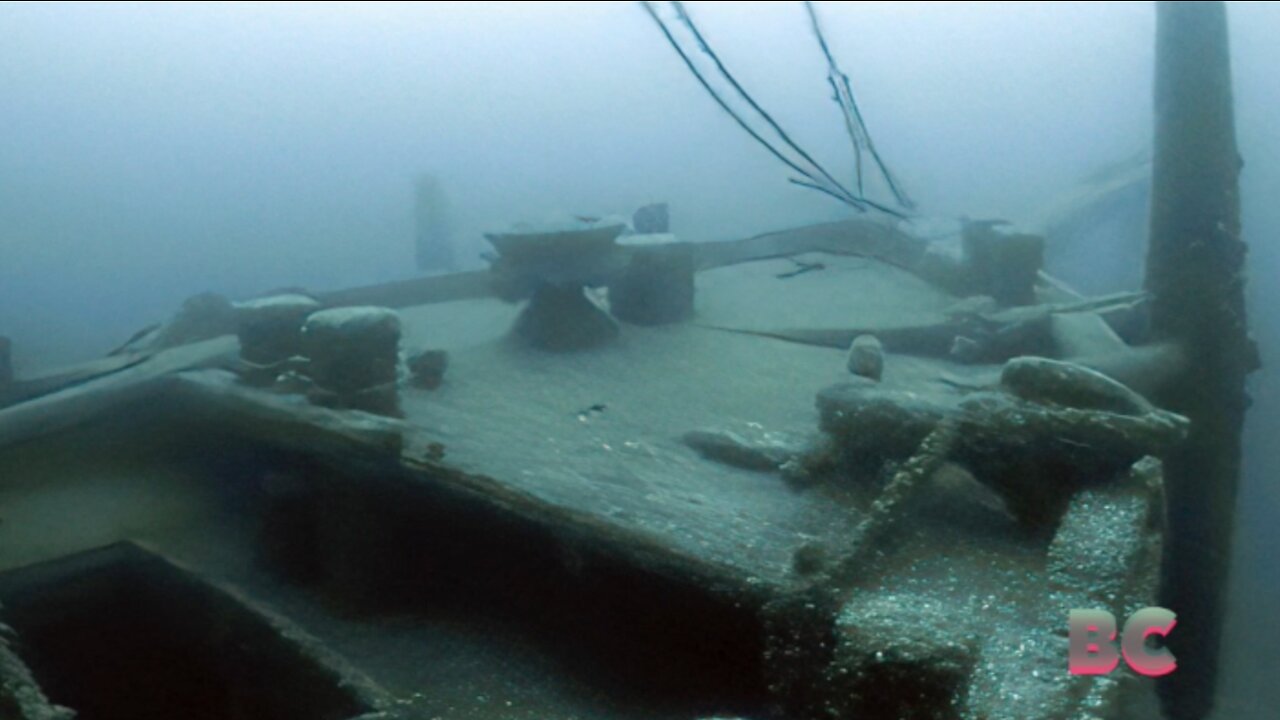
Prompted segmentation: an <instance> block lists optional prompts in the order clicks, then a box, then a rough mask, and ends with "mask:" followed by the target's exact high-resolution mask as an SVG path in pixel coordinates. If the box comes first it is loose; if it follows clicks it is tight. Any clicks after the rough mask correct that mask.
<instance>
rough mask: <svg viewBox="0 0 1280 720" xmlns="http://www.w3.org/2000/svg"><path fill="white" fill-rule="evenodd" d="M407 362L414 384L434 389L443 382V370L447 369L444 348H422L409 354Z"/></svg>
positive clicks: (446, 355)
mask: <svg viewBox="0 0 1280 720" xmlns="http://www.w3.org/2000/svg"><path fill="white" fill-rule="evenodd" d="M407 364H408V366H409V372H410V373H412V375H413V384H414V385H416V386H418V387H420V388H426V389H427V390H434V389H436V388H438V387H440V385H441V384H442V383H443V382H444V372H445V370H447V369H449V353H448V351H446V350H423V351H421V352H418V353H414V354H413V355H410V356H409V360H408V363H407Z"/></svg>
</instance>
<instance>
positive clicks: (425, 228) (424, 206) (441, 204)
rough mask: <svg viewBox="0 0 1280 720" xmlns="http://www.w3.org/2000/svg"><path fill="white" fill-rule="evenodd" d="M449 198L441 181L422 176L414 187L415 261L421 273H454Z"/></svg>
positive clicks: (429, 176) (432, 177) (430, 176)
mask: <svg viewBox="0 0 1280 720" xmlns="http://www.w3.org/2000/svg"><path fill="white" fill-rule="evenodd" d="M450 214H451V213H450V207H449V197H448V195H446V194H445V191H444V187H443V186H441V184H440V181H439V180H438V179H436V178H435V177H434V176H432V175H421V176H419V177H418V179H417V181H416V182H415V183H414V186H413V217H414V225H415V227H414V257H415V260H416V261H417V264H418V270H420V271H423V272H430V273H444V272H449V271H452V270H453V269H454V257H453V232H452V231H453V228H452V218H451V217H450Z"/></svg>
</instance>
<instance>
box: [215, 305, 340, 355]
mask: <svg viewBox="0 0 1280 720" xmlns="http://www.w3.org/2000/svg"><path fill="white" fill-rule="evenodd" d="M235 307H236V325H237V331H236V334H237V335H238V336H239V338H240V356H241V357H243V358H244V359H245V360H248V361H249V362H252V363H257V364H259V365H269V364H271V363H276V362H280V361H282V360H286V359H288V358H291V357H293V356H294V355H299V354H301V350H302V322H303V321H304V320H305V319H306V318H307V316H308V315H310V314H311V313H313V312H315V311H317V310H319V309H320V303H318V302H316V301H315V300H313V299H312V298H309V297H307V296H305V295H277V296H274V297H267V298H261V299H258V300H249V301H247V302H243V303H238V304H237V305H236V306H235Z"/></svg>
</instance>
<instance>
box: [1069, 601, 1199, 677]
mask: <svg viewBox="0 0 1280 720" xmlns="http://www.w3.org/2000/svg"><path fill="white" fill-rule="evenodd" d="M1176 624H1177V615H1175V614H1174V613H1173V612H1171V611H1169V610H1166V609H1164V608H1157V607H1149V608H1143V609H1142V610H1139V611H1138V612H1136V613H1134V614H1133V615H1132V616H1131V617H1130V618H1129V621H1128V622H1126V623H1125V624H1124V632H1123V633H1122V634H1121V637H1120V650H1119V651H1117V650H1116V646H1115V640H1116V618H1115V616H1114V615H1112V614H1111V613H1109V612H1107V611H1106V610H1072V611H1071V613H1070V614H1069V615H1068V619H1067V633H1068V638H1069V641H1070V642H1069V645H1068V651H1067V668H1068V670H1070V672H1071V674H1072V675H1106V674H1107V673H1109V672H1111V671H1112V670H1115V669H1116V666H1117V665H1119V664H1120V655H1121V654H1123V655H1124V659H1125V662H1127V663H1128V664H1129V667H1131V668H1133V671H1134V672H1136V673H1140V674H1142V675H1146V676H1148V677H1158V676H1160V675H1168V674H1169V673H1171V672H1173V671H1174V670H1175V669H1176V668H1177V667H1178V661H1177V659H1176V658H1175V657H1174V656H1173V653H1171V652H1169V651H1168V650H1167V649H1165V648H1154V647H1148V646H1147V638H1149V637H1151V636H1152V635H1159V636H1161V637H1165V636H1167V635H1168V634H1169V633H1170V632H1172V631H1173V626H1174V625H1176Z"/></svg>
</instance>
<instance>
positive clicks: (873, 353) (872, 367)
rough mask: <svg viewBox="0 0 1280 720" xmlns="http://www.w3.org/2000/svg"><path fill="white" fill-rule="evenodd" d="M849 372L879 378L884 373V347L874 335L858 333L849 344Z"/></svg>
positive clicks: (873, 378) (874, 378)
mask: <svg viewBox="0 0 1280 720" xmlns="http://www.w3.org/2000/svg"><path fill="white" fill-rule="evenodd" d="M847 366H848V368H849V372H851V373H853V374H854V375H858V376H860V377H865V378H870V379H872V380H877V381H878V380H879V379H880V376H881V375H883V374H884V348H883V347H882V346H881V345H880V340H879V339H877V338H876V336H875V335H859V336H858V337H856V338H854V339H853V342H852V343H851V344H850V345H849V358H848V360H847Z"/></svg>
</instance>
